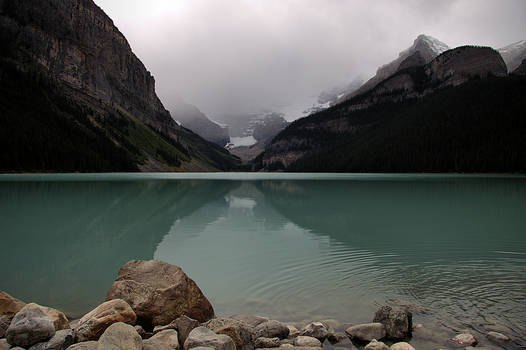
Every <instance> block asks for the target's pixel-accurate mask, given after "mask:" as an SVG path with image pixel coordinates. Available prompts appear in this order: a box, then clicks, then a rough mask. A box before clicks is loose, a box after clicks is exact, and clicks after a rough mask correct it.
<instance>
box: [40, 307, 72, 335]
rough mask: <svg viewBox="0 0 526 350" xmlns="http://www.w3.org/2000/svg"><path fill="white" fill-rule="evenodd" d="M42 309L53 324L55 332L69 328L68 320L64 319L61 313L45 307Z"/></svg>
mask: <svg viewBox="0 0 526 350" xmlns="http://www.w3.org/2000/svg"><path fill="white" fill-rule="evenodd" d="M42 308H43V309H44V311H45V313H46V314H47V315H48V316H49V318H50V319H51V321H52V322H53V325H54V326H55V331H60V330H63V329H70V328H71V327H70V326H69V321H68V318H67V317H66V315H64V313H63V312H62V311H59V310H57V309H53V308H51V307H47V306H42Z"/></svg>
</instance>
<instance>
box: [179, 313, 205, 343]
mask: <svg viewBox="0 0 526 350" xmlns="http://www.w3.org/2000/svg"><path fill="white" fill-rule="evenodd" d="M174 322H175V325H176V326H177V327H176V328H177V333H179V344H181V345H183V344H184V342H185V341H186V338H188V334H190V332H191V331H192V330H193V329H194V328H196V327H199V321H197V320H194V319H193V318H190V317H188V316H184V315H183V316H181V317H178V318H177V319H175V321H174Z"/></svg>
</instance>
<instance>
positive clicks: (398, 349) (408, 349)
mask: <svg viewBox="0 0 526 350" xmlns="http://www.w3.org/2000/svg"><path fill="white" fill-rule="evenodd" d="M390 349H391V350H415V348H413V347H412V346H411V344H409V343H406V342H404V341H402V342H399V343H395V344H393V345H391V348H390Z"/></svg>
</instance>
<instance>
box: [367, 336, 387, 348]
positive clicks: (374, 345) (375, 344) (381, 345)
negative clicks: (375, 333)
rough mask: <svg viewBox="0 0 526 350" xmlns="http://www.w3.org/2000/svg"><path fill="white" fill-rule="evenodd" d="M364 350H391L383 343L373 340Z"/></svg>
mask: <svg viewBox="0 0 526 350" xmlns="http://www.w3.org/2000/svg"><path fill="white" fill-rule="evenodd" d="M364 350H389V347H388V346H387V345H385V343H383V342H381V341H377V340H376V339H373V341H371V342H370V343H369V344H367V345H366V346H365V348H364Z"/></svg>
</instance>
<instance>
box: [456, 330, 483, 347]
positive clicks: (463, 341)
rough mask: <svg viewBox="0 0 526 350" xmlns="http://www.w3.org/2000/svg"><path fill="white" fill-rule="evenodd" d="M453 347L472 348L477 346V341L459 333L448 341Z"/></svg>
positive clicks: (470, 335) (466, 334)
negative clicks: (453, 344)
mask: <svg viewBox="0 0 526 350" xmlns="http://www.w3.org/2000/svg"><path fill="white" fill-rule="evenodd" d="M450 340H451V341H452V342H453V343H455V345H460V346H474V345H477V339H475V337H474V336H473V335H472V334H469V333H460V334H457V335H456V336H454V337H453V338H451V339H450Z"/></svg>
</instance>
